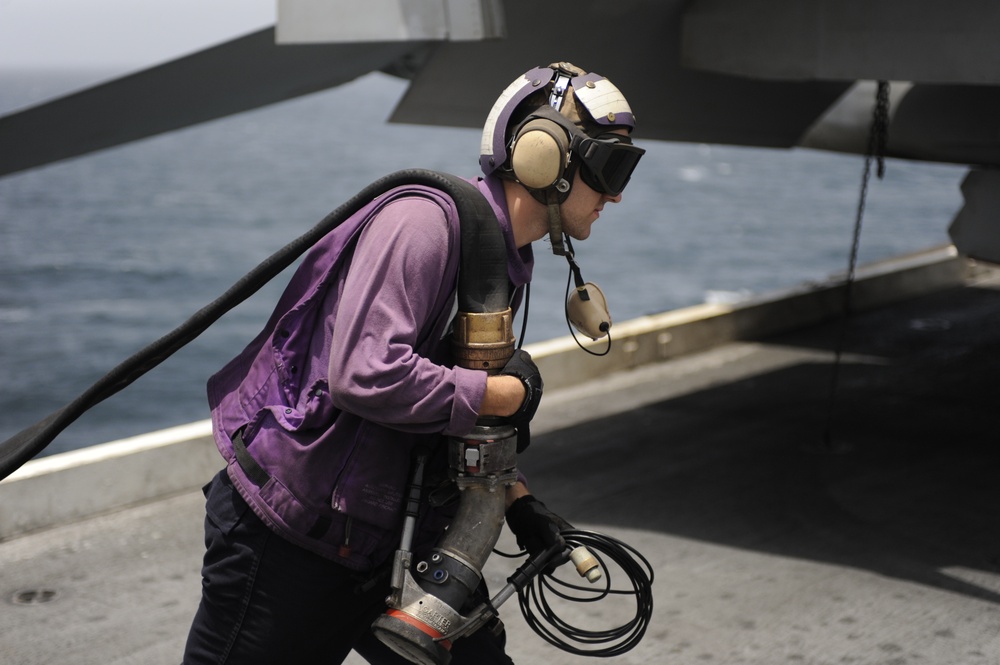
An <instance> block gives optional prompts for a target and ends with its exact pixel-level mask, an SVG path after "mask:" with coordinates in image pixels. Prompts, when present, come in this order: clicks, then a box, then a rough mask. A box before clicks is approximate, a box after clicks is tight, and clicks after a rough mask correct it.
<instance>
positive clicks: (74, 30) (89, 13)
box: [0, 0, 277, 68]
mask: <svg viewBox="0 0 1000 665" xmlns="http://www.w3.org/2000/svg"><path fill="white" fill-rule="evenodd" d="M276 2H277V0H0V67H3V68H13V67H45V68H49V67H79V68H95V67H100V68H128V67H133V66H136V65H149V64H154V63H159V62H163V61H166V60H170V59H173V58H175V57H177V56H180V55H185V54H188V53H191V52H194V51H199V50H201V49H203V48H206V47H208V46H213V45H215V44H218V43H220V42H223V41H227V40H229V39H231V38H233V37H236V36H239V35H244V34H247V33H249V32H253V31H255V30H259V29H260V28H263V27H266V26H270V25H273V24H274V17H275V6H276Z"/></svg>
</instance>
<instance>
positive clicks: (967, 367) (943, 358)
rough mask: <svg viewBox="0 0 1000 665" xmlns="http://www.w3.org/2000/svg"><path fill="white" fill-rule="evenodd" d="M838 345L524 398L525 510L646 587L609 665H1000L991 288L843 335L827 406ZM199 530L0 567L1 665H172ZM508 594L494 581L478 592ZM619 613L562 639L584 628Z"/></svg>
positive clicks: (164, 514)
mask: <svg viewBox="0 0 1000 665" xmlns="http://www.w3.org/2000/svg"><path fill="white" fill-rule="evenodd" d="M838 334H839V328H838V325H837V324H832V325H824V326H819V327H815V328H811V329H808V330H803V331H798V332H795V333H789V334H785V335H781V336H778V337H773V338H769V339H766V340H759V341H748V342H738V343H732V344H727V345H725V346H721V347H718V348H715V349H712V350H710V351H707V352H703V353H699V354H695V355H691V356H686V357H682V358H679V359H676V360H673V361H670V362H667V363H663V364H660V365H657V366H653V367H648V368H644V369H641V370H636V371H634V372H631V373H621V374H617V375H615V376H612V377H608V378H606V379H604V380H601V381H597V382H593V383H590V384H587V385H583V386H578V387H576V388H573V389H571V390H562V391H556V392H552V393H551V394H547V395H546V398H545V400H544V403H543V407H542V409H541V411H540V412H539V418H538V421H537V422H536V426H535V428H534V431H535V440H534V443H533V444H532V447H531V448H530V449H529V450H528V451H527V452H526V453H524V455H522V458H521V466H522V468H523V469H524V470H525V471H526V473H527V474H528V477H529V479H530V483H531V487H532V489H533V490H534V491H535V492H537V493H538V494H539V495H540V496H541V497H542V498H543V499H544V500H545V501H546V503H547V504H548V505H549V506H550V507H551V508H553V509H554V510H556V511H557V512H560V513H562V514H563V515H564V516H565V517H566V518H568V519H569V520H570V521H571V522H573V523H574V524H576V525H577V526H579V527H581V528H588V529H593V530H596V531H600V532H604V533H608V534H610V535H613V536H615V537H617V538H620V539H622V540H624V541H626V542H628V543H629V544H631V545H633V546H634V547H636V548H637V549H638V550H640V551H641V552H642V553H643V554H644V555H645V556H646V557H647V558H648V559H649V560H650V562H651V563H652V564H653V566H654V568H655V571H656V580H655V583H654V591H655V609H654V615H653V620H652V623H651V625H650V628H649V631H648V633H647V635H646V637H645V639H644V641H643V642H642V643H641V645H640V646H639V647H638V648H636V649H635V650H633V651H631V652H629V653H627V654H626V655H624V656H621V657H620V658H617V659H615V660H614V662H616V663H650V662H656V663H659V662H662V663H671V662H672V663H748V664H761V665H764V664H766V665H773V664H775V663H785V662H788V663H904V662H908V663H970V664H974V663H984V664H987V663H996V662H1000V538H998V537H997V536H996V534H997V526H996V525H997V524H998V523H1000V484H998V483H997V482H996V470H997V468H998V462H1000V441H998V435H997V431H998V428H997V418H996V415H995V413H996V408H995V404H996V402H997V398H998V397H1000V389H998V388H997V377H998V376H1000V285H998V284H997V283H996V281H995V280H993V281H986V282H983V283H981V284H979V285H977V286H971V287H966V288H961V289H954V290H950V291H946V292H942V293H938V294H934V295H930V296H924V297H921V298H919V299H916V300H912V301H908V302H904V303H900V304H896V305H893V306H890V307H886V308H882V309H879V310H878V311H874V312H869V313H865V314H859V315H857V316H856V317H855V318H854V319H852V321H851V323H850V326H849V328H848V329H847V333H846V338H845V345H844V353H843V355H842V360H841V365H840V371H839V378H838V389H837V391H836V393H835V394H834V395H833V397H832V398H831V376H832V366H831V361H832V358H833V355H832V354H831V352H830V349H831V348H832V346H833V343H834V340H835V339H836V338H837V335H838ZM205 480H206V481H207V480H208V478H206V479H205ZM202 519H203V500H202V497H201V495H200V493H198V492H190V493H187V494H183V495H180V496H176V497H173V498H169V499H165V500H161V501H157V502H154V503H151V504H147V505H143V506H140V507H136V508H132V509H129V510H124V511H120V512H117V513H114V514H111V515H106V516H103V517H98V518H94V519H90V520H85V521H80V522H78V523H75V524H71V525H68V526H63V527H58V528H53V529H49V530H46V531H42V532H39V533H35V534H32V535H28V536H22V537H19V538H14V539H11V540H8V541H6V542H2V543H0V593H2V597H0V662H3V663H12V664H18V665H35V664H41V663H69V664H74V665H86V664H89V663H94V664H98V663H100V664H101V665H109V664H124V663H142V664H144V665H146V664H148V665H156V664H159V663H164V664H166V663H174V664H175V663H177V662H179V660H180V654H181V651H182V649H183V644H184V639H185V636H186V633H187V628H188V625H189V622H190V620H191V617H192V615H193V612H194V610H195V607H196V605H197V602H198V597H199V593H200V589H199V568H200V563H201V561H200V560H201V555H202V549H203V544H202V531H201V529H202ZM501 546H502V547H505V548H506V549H508V550H510V549H513V547H514V546H513V544H512V543H511V539H510V538H509V536H508V535H507V534H505V535H504V537H503V539H502V541H501ZM511 570H512V567H511V564H510V563H509V561H508V560H506V559H500V558H496V557H494V559H492V560H491V561H490V563H489V565H488V570H487V576H488V578H489V579H490V581H491V584H492V586H493V587H494V588H498V587H499V586H500V585H501V584H502V583H503V580H504V578H505V577H506V576H507V575H508V574H509V573H510V572H511ZM622 582H624V581H623V580H622ZM630 612H631V608H629V607H627V606H624V607H623V606H619V605H617V604H615V603H614V602H613V601H609V602H608V603H604V604H602V603H599V604H596V605H579V604H577V605H570V606H567V607H565V608H563V609H561V610H560V616H562V617H563V618H565V619H566V620H568V621H570V622H571V623H579V624H582V625H587V626H588V627H598V628H599V627H602V626H605V627H607V626H613V625H617V624H618V623H621V622H622V621H624V620H627V619H628V618H630V616H631V614H630ZM501 613H502V616H503V618H504V620H505V622H506V624H507V627H508V633H509V650H510V652H511V654H512V655H513V657H514V660H515V662H520V663H538V662H546V663H549V664H550V665H558V664H563V663H567V664H568V663H581V662H585V660H586V659H584V658H582V657H580V656H573V655H570V654H568V653H564V652H561V651H558V650H556V649H555V648H553V647H551V646H549V645H547V644H545V643H544V642H542V640H541V639H540V638H538V637H536V636H535V635H534V633H532V632H531V631H530V630H529V629H528V628H527V627H526V626H525V624H524V621H523V619H522V618H521V617H520V615H519V612H518V611H517V608H516V605H515V603H513V602H510V603H508V604H507V605H505V606H503V607H502V609H501ZM350 662H352V663H354V662H361V661H360V659H356V658H355V657H352V659H351V661H350Z"/></svg>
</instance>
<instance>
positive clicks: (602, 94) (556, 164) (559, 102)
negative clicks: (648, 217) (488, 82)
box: [479, 62, 645, 242]
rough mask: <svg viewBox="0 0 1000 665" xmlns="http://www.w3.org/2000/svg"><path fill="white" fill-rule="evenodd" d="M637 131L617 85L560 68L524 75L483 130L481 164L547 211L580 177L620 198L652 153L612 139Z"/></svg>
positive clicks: (564, 65) (495, 107) (567, 66)
mask: <svg viewBox="0 0 1000 665" xmlns="http://www.w3.org/2000/svg"><path fill="white" fill-rule="evenodd" d="M634 128H635V116H634V115H633V114H632V109H631V108H630V107H629V104H628V102H627V101H626V100H625V96H624V95H622V93H621V91H619V90H618V88H617V87H615V85H614V84H613V83H611V81H609V80H608V79H606V78H604V77H603V76H600V75H599V74H593V73H586V72H584V71H583V70H582V69H580V68H578V67H576V66H574V65H572V64H570V63H568V62H560V63H555V64H552V65H549V66H548V67H538V68H536V69H532V70H530V71H528V72H525V73H524V74H523V75H522V76H520V77H518V79H517V80H515V81H514V82H513V83H511V84H510V85H509V86H508V87H507V89H506V90H504V91H503V93H502V94H501V95H500V97H499V98H498V99H497V101H496V103H495V104H494V105H493V109H492V110H491V111H490V114H489V116H488V117H487V120H486V125H485V127H484V128H483V140H482V145H481V149H480V157H479V164H480V166H481V168H482V170H483V173H485V174H486V175H490V174H496V175H497V176H499V177H502V178H510V179H514V180H516V181H517V182H520V183H521V184H522V185H524V186H525V187H526V188H527V189H528V190H529V191H530V192H531V193H532V195H533V196H534V197H535V198H536V199H537V200H538V201H540V202H542V203H544V204H547V205H555V204H561V203H562V202H563V201H565V200H566V198H567V197H568V196H569V192H570V189H571V187H572V183H573V177H574V174H575V173H576V171H577V170H579V172H580V177H581V178H582V179H583V181H584V182H585V183H586V184H587V185H588V186H589V187H591V188H592V189H594V190H595V191H597V192H601V193H604V194H607V195H609V196H617V195H618V194H620V193H621V191H622V189H624V188H625V185H626V184H627V183H628V181H629V178H630V177H631V175H632V171H633V170H634V169H635V166H636V164H638V162H639V158H640V157H641V156H642V155H643V153H644V152H645V150H643V149H642V148H638V147H636V146H634V145H632V141H631V139H630V138H629V137H628V136H626V135H622V134H620V133H613V132H614V130H617V129H625V130H626V131H627V132H629V133H631V131H632V130H633V129H634ZM556 241H557V239H555V238H553V242H556Z"/></svg>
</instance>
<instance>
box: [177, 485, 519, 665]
mask: <svg viewBox="0 0 1000 665" xmlns="http://www.w3.org/2000/svg"><path fill="white" fill-rule="evenodd" d="M205 496H206V518H205V547H206V551H205V559H204V564H203V567H202V598H201V604H200V605H199V607H198V611H197V613H196V614H195V617H194V621H193V622H192V625H191V631H190V633H189V635H188V641H187V646H186V648H185V651H184V663H185V665H200V664H207V663H212V664H216V665H218V664H221V663H232V664H234V665H255V664H258V663H259V664H261V665H263V664H265V663H266V664H267V665H274V664H276V663H296V665H308V664H312V663H316V664H320V663H322V664H324V665H326V664H330V665H335V664H337V663H340V662H342V661H343V660H344V659H345V658H346V657H347V655H348V654H349V653H350V652H351V650H352V649H353V650H355V651H357V652H358V653H359V654H361V656H362V657H364V658H365V660H367V661H368V662H369V663H373V664H375V665H405V664H406V663H407V661H406V660H405V659H403V658H402V657H400V656H398V655H396V654H395V653H394V652H393V651H392V650H391V649H389V648H388V647H386V646H385V645H383V644H382V643H381V642H379V641H378V640H377V639H376V638H375V637H374V635H373V634H372V632H371V629H370V628H371V624H372V622H373V621H374V620H375V619H376V618H377V617H378V616H379V615H380V614H381V613H383V612H384V611H385V609H386V607H385V598H386V596H387V595H388V594H389V590H390V589H389V576H388V574H384V575H382V576H374V577H373V575H372V574H363V573H358V572H356V571H352V570H350V569H348V568H345V567H343V566H341V565H339V564H337V563H334V562H333V561H330V560H328V559H325V558H323V557H321V556H319V555H317V554H314V553H312V552H309V551H307V550H304V549H302V548H301V547H298V546H296V545H294V544H292V543H290V542H288V541H286V540H284V539H283V538H281V537H279V536H277V535H276V534H274V533H273V532H272V531H271V530H270V529H268V528H267V526H265V525H264V524H263V523H262V522H261V520H260V519H259V518H258V517H257V516H256V515H255V514H254V512H253V511H252V510H250V508H249V506H247V504H246V502H245V501H244V500H243V497H241V496H240V495H239V493H238V492H237V491H236V490H235V488H233V486H232V482H231V481H230V479H229V476H228V475H227V474H226V472H225V471H222V472H220V473H219V475H218V476H216V477H215V479H214V480H213V481H212V482H211V483H209V484H208V485H207V486H206V487H205ZM387 572H388V571H386V573H387ZM504 642H505V636H504V635H503V634H501V635H500V636H499V637H497V636H494V635H493V634H492V633H490V632H489V631H486V630H479V631H477V632H476V633H474V634H473V635H470V636H469V637H466V638H462V639H460V640H457V641H456V642H455V644H454V646H453V648H452V651H451V653H452V661H451V662H452V664H453V665H472V664H473V663H475V664H477V665H512V661H511V660H510V658H509V657H508V656H507V655H506V653H505V652H504Z"/></svg>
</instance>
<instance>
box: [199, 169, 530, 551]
mask: <svg viewBox="0 0 1000 665" xmlns="http://www.w3.org/2000/svg"><path fill="white" fill-rule="evenodd" d="M478 187H479V189H480V191H481V192H483V194H484V195H486V196H487V198H488V200H489V201H490V203H491V205H492V207H493V209H494V212H495V213H496V214H497V219H498V221H499V223H500V227H501V229H502V231H503V234H504V237H505V239H506V243H507V256H508V259H507V262H508V275H509V277H510V280H511V284H512V285H513V286H514V287H520V286H522V285H524V284H526V283H527V282H528V281H529V280H530V278H531V269H532V265H533V259H532V254H531V248H530V246H527V247H525V248H522V249H520V250H518V249H517V248H516V247H515V245H514V240H513V233H512V231H511V226H510V221H509V217H508V214H507V208H506V202H505V199H504V195H503V187H502V184H501V183H500V182H499V181H498V180H495V179H492V178H491V179H487V180H485V181H479V182H478ZM459 228H460V227H459V222H458V215H457V211H456V209H455V207H454V204H453V203H452V201H451V199H450V198H448V197H447V196H446V195H445V194H444V193H443V192H440V191H438V190H436V189H431V188H427V187H422V186H405V187H402V188H397V189H395V190H393V191H392V192H389V193H388V194H386V195H384V196H382V197H380V198H379V199H377V200H376V201H374V202H372V203H371V204H369V205H368V206H366V207H365V208H363V209H362V210H361V211H359V212H358V213H357V214H355V215H354V216H352V217H351V218H350V219H349V220H347V221H346V222H344V223H343V224H341V225H340V226H339V227H338V228H337V229H335V230H334V231H332V232H331V233H329V234H328V235H327V236H326V237H325V238H324V239H323V240H322V241H320V242H319V243H318V244H317V245H316V246H315V247H314V248H313V249H312V250H311V251H310V253H309V254H308V255H307V256H306V258H305V259H304V260H303V263H302V264H301V266H300V267H299V269H298V270H297V271H296V273H295V274H294V276H293V277H292V279H291V280H290V282H289V285H288V287H287V288H286V290H285V292H284V294H283V295H282V297H281V299H280V300H279V303H278V305H277V307H276V308H275V311H274V313H273V314H272V316H271V319H270V320H269V322H268V324H267V326H266V327H265V328H264V330H263V331H261V333H260V334H259V335H258V336H257V338H256V339H255V340H254V341H253V342H252V343H251V344H250V345H249V346H248V347H247V348H246V350H244V352H243V353H242V354H240V355H239V356H238V357H236V358H235V359H234V360H233V361H231V362H230V363H229V364H228V365H226V367H224V368H223V369H222V370H221V371H220V372H219V373H218V374H216V375H215V376H213V377H212V378H211V379H210V380H209V384H208V393H209V404H210V406H211V407H212V419H213V425H214V432H215V439H216V444H217V445H218V447H219V450H220V451H221V453H222V455H223V457H225V459H226V460H227V461H228V462H229V466H228V471H229V475H230V477H231V478H232V479H233V482H234V484H235V486H236V487H237V489H238V490H239V492H240V494H241V495H242V496H243V497H244V498H245V499H246V500H247V502H248V504H249V505H250V506H251V507H252V508H253V510H254V511H255V512H256V513H257V514H258V515H259V516H260V517H261V518H262V519H263V520H264V521H265V522H266V523H268V524H269V525H270V526H271V528H272V529H273V530H275V531H276V532H277V533H279V534H280V535H282V536H283V537H285V538H287V539H289V540H291V541H293V542H296V543H298V544H299V545H301V546H303V547H306V548H307V549H310V550H312V551H315V552H317V553H319V554H322V555H324V556H327V557H330V558H334V559H337V560H340V561H342V562H343V563H345V564H346V565H349V566H352V567H355V568H358V569H366V568H369V567H371V566H372V565H376V564H377V563H378V562H379V561H380V560H382V559H383V558H385V557H386V556H388V554H389V553H390V552H391V551H392V549H393V548H394V547H395V545H396V541H397V540H398V533H397V530H398V526H399V523H400V520H401V504H402V501H403V492H404V490H405V487H406V483H407V477H408V474H409V468H410V456H411V452H412V450H413V448H414V447H415V446H417V445H427V446H430V447H432V448H434V447H438V446H437V444H438V443H439V439H440V437H441V435H442V434H445V435H463V434H465V433H467V432H468V431H470V430H471V429H472V426H473V425H474V424H475V421H476V418H477V413H478V410H479V407H480V404H481V402H482V399H483V395H484V393H485V389H486V375H485V373H483V372H479V371H475V370H468V369H464V368H461V367H455V366H454V365H453V362H452V360H451V353H450V348H449V347H450V340H449V335H448V334H447V333H448V331H449V325H450V322H451V319H452V317H453V315H454V313H455V302H456V297H455V289H456V284H457V275H458V264H459V251H458V249H459V246H460V231H459ZM241 429H242V430H243V438H244V441H245V442H246V445H247V449H248V451H249V453H250V455H251V456H252V457H253V458H254V459H255V460H256V461H257V463H258V464H259V465H260V466H261V467H262V468H263V469H264V470H265V471H266V472H267V473H268V475H270V477H271V478H270V480H268V481H267V482H266V483H265V484H264V485H263V487H257V485H256V484H255V483H254V482H253V481H252V480H250V479H249V478H248V477H247V475H246V473H245V472H244V470H243V469H242V468H241V467H240V465H239V464H237V463H236V461H235V457H234V453H233V445H232V437H233V435H234V434H235V433H236V432H237V431H239V430H241ZM431 471H432V473H433V469H432V470H431ZM439 471H440V469H439Z"/></svg>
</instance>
